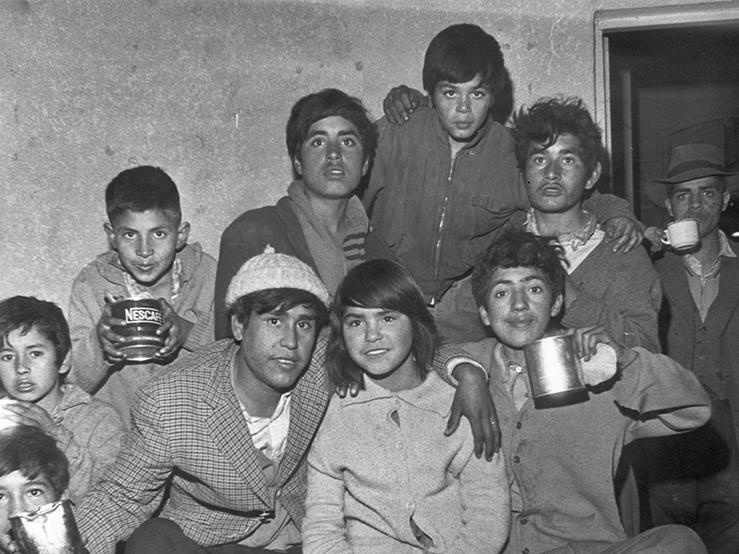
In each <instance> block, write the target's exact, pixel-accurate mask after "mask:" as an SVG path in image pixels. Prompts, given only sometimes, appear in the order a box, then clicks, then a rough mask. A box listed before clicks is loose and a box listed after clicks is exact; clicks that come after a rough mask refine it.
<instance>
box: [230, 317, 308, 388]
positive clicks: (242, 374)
mask: <svg viewBox="0 0 739 554" xmlns="http://www.w3.org/2000/svg"><path fill="white" fill-rule="evenodd" d="M231 330H232V331H233V335H234V338H235V339H236V340H237V341H239V342H241V345H240V347H239V351H238V353H237V354H236V362H235V363H236V372H237V377H236V380H237V381H238V382H239V383H242V384H244V385H245V386H247V387H249V388H250V389H251V390H252V391H260V390H264V391H266V392H280V393H283V392H285V391H288V390H290V389H291V388H292V387H293V386H294V385H295V383H296V382H297V380H298V379H299V378H300V376H301V375H302V374H303V371H304V370H305V368H306V367H308V363H309V362H310V357H311V354H312V353H313V347H314V346H315V343H316V336H317V335H318V325H317V322H316V311H315V309H314V308H313V307H312V306H308V305H297V306H294V307H292V308H290V309H289V310H285V311H272V312H266V313H263V314H259V313H256V312H253V313H252V314H251V315H250V316H249V319H248V321H247V322H246V324H242V323H240V322H239V321H238V320H237V319H236V318H235V317H234V318H232V322H231Z"/></svg>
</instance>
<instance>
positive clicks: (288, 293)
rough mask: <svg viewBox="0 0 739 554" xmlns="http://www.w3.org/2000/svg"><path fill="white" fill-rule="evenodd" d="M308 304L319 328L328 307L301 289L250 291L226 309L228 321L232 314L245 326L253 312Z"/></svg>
mask: <svg viewBox="0 0 739 554" xmlns="http://www.w3.org/2000/svg"><path fill="white" fill-rule="evenodd" d="M305 305H308V306H310V307H311V308H313V310H314V311H315V313H316V325H317V327H318V328H319V329H320V328H321V327H322V326H323V325H324V324H325V323H326V320H327V319H328V308H326V306H325V305H324V304H323V302H321V301H320V300H319V299H318V297H317V296H316V295H315V294H313V293H311V292H308V291H305V290H302V289H291V288H278V289H264V290H259V291H256V292H250V293H249V294H245V295H244V296H241V297H240V298H238V299H237V300H236V301H235V302H234V303H233V305H231V307H230V308H229V310H228V317H229V321H230V320H231V317H232V316H236V320H237V321H238V322H239V323H241V324H242V325H244V326H246V325H247V323H249V317H251V315H252V314H253V313H256V314H260V315H261V314H266V313H268V312H276V313H284V312H287V311H288V310H291V309H292V308H294V307H295V306H305Z"/></svg>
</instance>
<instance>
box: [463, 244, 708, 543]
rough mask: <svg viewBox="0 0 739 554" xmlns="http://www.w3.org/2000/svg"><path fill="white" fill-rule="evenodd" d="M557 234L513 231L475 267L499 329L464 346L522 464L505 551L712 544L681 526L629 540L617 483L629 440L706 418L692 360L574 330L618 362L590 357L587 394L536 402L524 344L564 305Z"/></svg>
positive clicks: (475, 282) (485, 317) (600, 332)
mask: <svg viewBox="0 0 739 554" xmlns="http://www.w3.org/2000/svg"><path fill="white" fill-rule="evenodd" d="M550 240H552V239H550V238H545V237H538V236H535V235H533V234H530V233H526V232H522V231H518V232H513V233H510V234H508V235H506V236H504V237H503V238H501V240H499V241H497V242H495V243H493V244H492V245H491V247H490V248H489V249H488V250H487V251H486V252H485V253H484V254H483V255H482V256H481V258H480V259H479V260H478V264H477V265H476V267H475V270H474V272H473V274H472V286H473V292H474V295H475V299H476V301H477V303H478V306H479V311H480V315H481V318H482V321H483V322H484V323H485V324H486V325H489V326H490V328H491V329H492V332H493V334H494V336H495V338H490V339H485V340H483V341H480V342H477V343H469V344H466V345H462V346H463V347H465V348H466V349H467V350H468V351H469V352H470V353H471V354H473V355H474V356H475V357H476V359H478V360H486V361H487V362H488V364H489V365H488V370H489V376H490V390H491V394H492V395H493V398H494V400H495V406H496V409H497V412H498V417H499V419H500V423H501V430H502V433H503V440H502V444H503V452H504V454H505V456H506V462H507V463H508V467H509V470H510V471H511V472H512V473H513V479H512V488H511V508H512V518H513V521H512V527H511V534H510V539H509V543H508V546H507V548H506V550H505V552H506V553H514V552H515V553H520V552H532V553H534V552H536V553H541V552H550V551H552V552H555V551H556V552H578V553H591V552H592V553H596V552H597V553H609V554H613V553H616V552H618V553H621V552H640V553H645V552H654V553H656V552H661V553H665V552H669V553H671V554H675V553H685V554H696V553H700V552H705V547H704V546H703V544H702V542H701V541H700V539H699V538H698V536H697V535H696V534H695V533H693V531H691V530H690V529H688V528H687V527H682V526H679V525H667V526H663V527H658V528H655V529H652V530H650V531H647V532H645V533H642V534H640V535H638V536H636V537H633V538H628V539H627V537H626V533H625V532H624V528H623V526H622V524H621V520H620V519H619V513H618V509H617V506H616V498H615V494H614V489H613V478H614V472H615V470H616V466H617V464H618V460H619V457H620V455H621V450H622V449H623V447H624V445H625V444H627V443H629V442H630V441H633V440H635V439H638V438H643V437H651V436H659V435H669V434H675V433H680V432H684V431H689V430H691V429H695V428H697V427H700V426H701V425H702V424H704V423H705V422H706V421H707V419H708V417H709V416H710V414H711V408H710V400H709V398H708V396H707V395H706V393H705V392H704V390H703V387H702V386H701V385H700V383H699V382H698V381H697V380H696V378H695V377H694V376H693V375H692V374H691V373H690V372H689V371H687V370H686V369H684V368H683V367H681V366H680V365H679V364H677V363H676V362H675V361H673V360H671V359H670V358H668V357H666V356H662V355H659V354H653V353H651V352H649V351H647V350H645V349H643V348H640V347H635V348H624V347H622V346H621V345H620V344H618V343H616V342H615V341H614V340H613V339H612V338H611V336H610V335H609V334H608V333H607V332H606V331H605V329H604V328H603V327H600V326H591V327H585V328H582V329H576V330H574V332H573V342H574V346H575V350H576V352H577V355H578V357H580V358H581V359H583V360H585V361H588V360H590V358H591V357H592V356H594V355H595V354H596V353H601V349H603V350H608V349H609V347H610V348H612V349H613V353H615V357H616V359H617V364H616V363H611V364H606V365H603V364H595V363H593V364H588V363H584V364H583V370H582V373H583V376H582V377H583V382H584V384H585V385H586V386H587V387H588V395H589V397H588V399H587V400H586V401H581V402H578V403H570V404H567V405H560V406H557V407H549V408H546V409H537V408H536V407H535V406H534V403H533V399H532V398H531V394H530V390H529V383H528V379H527V375H526V371H527V368H526V360H525V356H524V347H525V346H526V345H527V344H530V343H532V342H534V341H536V340H538V339H540V338H542V337H544V336H545V335H546V334H547V333H550V332H552V331H553V327H554V326H553V325H552V321H553V320H554V318H556V317H557V316H558V315H559V312H560V309H561V307H562V304H563V290H564V280H565V270H564V268H563V267H562V263H561V256H562V253H561V249H560V248H559V247H557V246H553V245H552V244H551V243H550ZM555 332H556V331H555ZM606 345H607V346H606Z"/></svg>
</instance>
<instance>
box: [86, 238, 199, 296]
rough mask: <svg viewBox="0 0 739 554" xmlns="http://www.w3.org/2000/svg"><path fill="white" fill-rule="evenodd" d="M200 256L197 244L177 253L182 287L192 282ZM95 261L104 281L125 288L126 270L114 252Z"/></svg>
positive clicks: (189, 245) (102, 255) (191, 244)
mask: <svg viewBox="0 0 739 554" xmlns="http://www.w3.org/2000/svg"><path fill="white" fill-rule="evenodd" d="M202 256H203V249H202V247H201V246H200V244H199V243H197V242H194V243H190V244H186V245H185V247H184V248H183V249H182V250H180V251H179V252H178V253H177V256H176V257H177V259H179V260H180V263H181V265H182V273H181V279H182V285H184V284H185V283H187V282H188V281H191V280H192V278H193V276H194V274H195V268H196V267H198V266H199V265H200V261H201V258H202ZM95 260H96V262H97V266H98V268H99V271H100V275H101V276H102V277H103V278H104V279H105V280H106V281H108V282H109V283H113V284H114V285H118V286H121V287H125V286H126V282H125V277H124V273H126V270H125V269H124V268H123V265H121V261H120V260H119V259H118V253H117V252H115V251H114V250H109V251H108V252H103V253H102V254H100V255H99V256H97V258H95Z"/></svg>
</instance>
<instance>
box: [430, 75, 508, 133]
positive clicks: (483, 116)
mask: <svg viewBox="0 0 739 554" xmlns="http://www.w3.org/2000/svg"><path fill="white" fill-rule="evenodd" d="M480 81H481V80H480V75H476V76H475V77H474V78H473V79H472V80H470V81H467V82H466V83H449V82H447V81H441V82H440V83H439V84H438V85H436V89H435V90H434V94H433V95H432V101H433V103H434V107H435V108H436V113H437V114H438V116H439V120H440V121H441V125H442V126H443V127H444V129H445V130H446V132H447V133H448V134H449V138H450V139H451V140H453V141H455V142H469V141H470V140H472V139H473V138H474V137H475V135H477V132H478V131H479V130H480V128H481V127H482V126H483V125H484V124H485V121H487V118H488V113H489V111H490V107H491V106H492V105H493V100H494V97H493V93H492V92H491V91H490V88H489V87H488V86H485V85H483V84H482V83H481V82H480Z"/></svg>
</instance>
